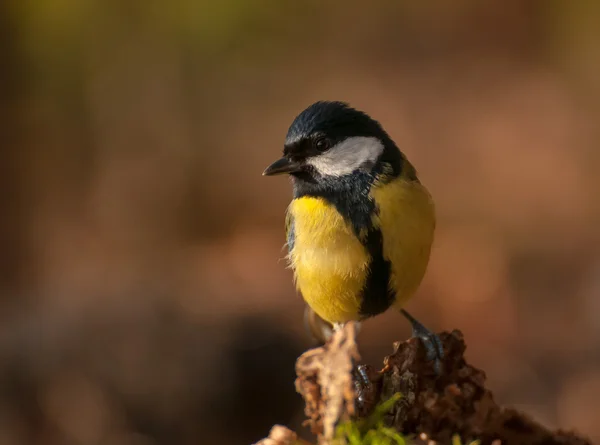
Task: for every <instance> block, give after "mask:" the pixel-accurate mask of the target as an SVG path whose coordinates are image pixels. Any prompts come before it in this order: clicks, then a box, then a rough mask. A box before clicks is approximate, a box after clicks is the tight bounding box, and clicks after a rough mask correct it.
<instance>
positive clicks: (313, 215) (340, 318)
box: [288, 197, 370, 323]
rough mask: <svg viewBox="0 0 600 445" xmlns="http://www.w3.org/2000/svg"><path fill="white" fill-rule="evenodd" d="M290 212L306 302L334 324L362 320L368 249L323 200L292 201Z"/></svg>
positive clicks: (294, 260) (297, 271) (293, 259)
mask: <svg viewBox="0 0 600 445" xmlns="http://www.w3.org/2000/svg"><path fill="white" fill-rule="evenodd" d="M288 211H289V212H290V214H291V215H292V216H293V219H294V233H295V239H294V249H293V250H292V251H291V253H290V255H289V260H290V263H291V266H292V268H293V269H294V272H295V277H296V286H297V287H298V289H299V290H300V292H301V293H302V296H303V298H304V299H305V300H306V302H307V303H308V305H309V306H310V307H311V308H312V309H313V310H314V311H315V312H316V313H317V314H318V315H319V316H320V317H321V318H323V319H324V320H327V321H329V322H331V323H344V322H347V321H350V320H358V319H359V309H360V293H361V289H362V288H363V285H364V283H365V279H366V276H367V268H368V265H369V261H370V256H369V253H368V252H367V250H366V248H365V247H364V246H363V245H362V243H361V242H360V241H359V240H358V238H356V236H355V235H354V232H353V229H352V227H351V226H350V225H349V224H348V223H347V222H346V221H345V220H344V218H343V217H342V216H341V215H340V214H339V213H338V212H337V210H336V209H335V207H334V206H332V205H331V204H329V203H327V201H325V200H324V199H322V198H314V197H302V198H298V199H294V200H293V201H292V203H291V204H290V208H289V209H288Z"/></svg>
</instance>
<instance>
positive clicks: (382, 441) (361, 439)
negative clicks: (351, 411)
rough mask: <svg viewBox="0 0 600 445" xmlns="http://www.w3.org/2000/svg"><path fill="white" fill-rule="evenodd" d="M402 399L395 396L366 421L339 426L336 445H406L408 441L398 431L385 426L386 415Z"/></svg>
mask: <svg viewBox="0 0 600 445" xmlns="http://www.w3.org/2000/svg"><path fill="white" fill-rule="evenodd" d="M401 397H402V396H401V394H400V393H396V394H394V395H393V396H392V397H390V398H389V399H388V400H386V401H385V402H383V403H380V404H379V405H377V406H376V407H375V410H374V411H373V413H372V414H371V415H370V416H369V417H367V418H366V419H360V420H357V421H351V422H344V423H341V424H340V425H338V427H337V431H336V440H335V443H336V445H342V444H347V445H406V440H405V439H404V437H403V436H402V435H401V434H400V433H398V431H396V430H395V429H394V428H389V427H387V426H385V424H384V417H385V415H386V414H387V413H389V412H390V410H391V409H392V408H393V406H394V405H395V404H396V402H397V401H398V400H400V398H401Z"/></svg>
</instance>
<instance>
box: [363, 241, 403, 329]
mask: <svg viewBox="0 0 600 445" xmlns="http://www.w3.org/2000/svg"><path fill="white" fill-rule="evenodd" d="M365 247H366V248H367V250H368V251H369V253H370V254H371V263H370V265H369V273H368V275H367V279H366V281H365V286H364V288H363V290H362V294H363V295H362V302H361V305H360V315H361V316H362V317H363V318H368V317H372V316H374V315H377V314H380V313H382V312H385V311H386V310H387V309H388V308H389V307H390V306H391V304H392V303H393V302H394V299H395V297H396V295H395V293H394V291H393V290H392V289H391V286H390V274H391V264H390V262H389V261H387V260H386V259H385V258H384V256H383V235H382V234H381V231H380V230H378V229H371V230H370V231H369V233H368V235H367V239H366V243H365Z"/></svg>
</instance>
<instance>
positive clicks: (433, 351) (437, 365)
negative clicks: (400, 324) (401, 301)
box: [400, 309, 444, 375]
mask: <svg viewBox="0 0 600 445" xmlns="http://www.w3.org/2000/svg"><path fill="white" fill-rule="evenodd" d="M400 312H402V315H404V316H405V317H406V319H407V320H408V321H409V322H410V324H411V325H412V336H413V337H417V338H419V339H421V342H422V343H423V346H425V350H426V353H427V355H426V358H427V360H429V361H432V360H434V361H435V362H434V364H433V367H434V369H435V372H436V374H437V375H440V374H441V368H442V359H443V358H444V346H443V345H442V341H441V340H440V337H439V336H438V335H437V334H434V333H433V332H431V331H430V330H429V329H427V328H426V327H425V326H423V325H422V324H421V323H420V322H419V321H418V320H417V319H416V318H414V317H413V316H412V315H410V314H409V313H408V312H407V311H405V310H404V309H400Z"/></svg>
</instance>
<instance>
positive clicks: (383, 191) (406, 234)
mask: <svg viewBox="0 0 600 445" xmlns="http://www.w3.org/2000/svg"><path fill="white" fill-rule="evenodd" d="M371 196H372V198H373V199H374V200H375V202H376V204H377V206H378V208H379V213H378V215H376V216H374V219H375V220H374V223H375V225H376V226H377V227H379V228H380V230H381V233H382V234H383V255H384V257H385V258H386V259H387V260H389V261H390V263H391V269H392V271H391V272H392V273H391V278H390V281H391V285H392V289H394V290H395V292H396V300H395V302H394V306H395V307H397V308H400V307H401V306H403V305H404V304H405V303H406V301H407V300H408V299H409V298H410V297H411V296H412V295H413V294H414V292H415V291H416V290H417V288H418V287H419V285H420V284H421V281H422V280H423V277H424V275H425V271H426V269H427V264H428V263H429V256H430V253H431V245H432V243H433V237H434V230H435V207H434V204H433V200H432V199H431V195H430V194H429V192H428V191H427V189H426V188H425V187H424V186H423V185H421V184H420V183H419V182H418V181H409V180H407V179H405V178H404V177H400V178H397V179H394V180H392V181H391V182H389V183H387V184H382V185H379V184H377V183H376V184H375V185H374V186H373V187H372V188H371Z"/></svg>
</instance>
